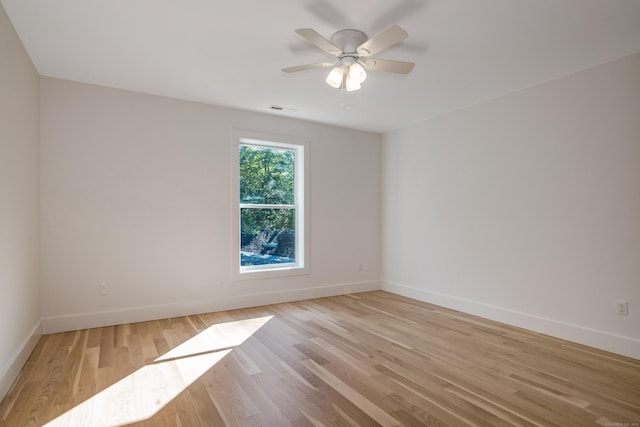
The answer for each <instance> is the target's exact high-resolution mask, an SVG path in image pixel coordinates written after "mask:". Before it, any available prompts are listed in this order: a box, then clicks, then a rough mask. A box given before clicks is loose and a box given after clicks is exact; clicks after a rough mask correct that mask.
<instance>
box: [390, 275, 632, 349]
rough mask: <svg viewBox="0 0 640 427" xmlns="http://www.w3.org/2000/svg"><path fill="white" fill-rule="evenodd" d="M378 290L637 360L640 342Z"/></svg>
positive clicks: (416, 292) (426, 294)
mask: <svg viewBox="0 0 640 427" xmlns="http://www.w3.org/2000/svg"><path fill="white" fill-rule="evenodd" d="M380 289H382V290H384V291H387V292H391V293H394V294H398V295H402V296H405V297H408V298H413V299H417V300H419V301H424V302H428V303H431V304H435V305H439V306H442V307H446V308H451V309H453V310H458V311H462V312H465V313H469V314H473V315H476V316H479V317H484V318H486V319H491V320H495V321H498V322H502V323H506V324H509V325H513V326H517V327H520V328H523V329H527V330H530V331H534V332H539V333H542V334H546V335H550V336H553V337H556V338H561V339H564V340H567V341H572V342H575V343H579V344H584V345H587V346H590V347H595V348H599V349H602V350H606V351H610V352H613V353H617V354H621V355H624V356H628V357H633V358H635V359H640V340H638V339H635V338H631V337H625V336H622V335H616V334H612V333H609V332H604V331H598V330H595V329H590V328H586V327H583V326H580V325H575V324H570V323H565V322H560V321H557V320H553V319H548V318H544V317H540V316H536V315H533V314H529V313H523V312H519V311H515V310H510V309H508V308H504V307H497V306H494V305H489V304H484V303H481V302H477V301H472V300H468V299H464V298H459V297H455V296H451V295H446V294H441V293H438V292H431V291H427V290H424V289H417V288H414V287H411V286H407V285H402V284H399V283H393V282H388V281H382V282H381V283H380Z"/></svg>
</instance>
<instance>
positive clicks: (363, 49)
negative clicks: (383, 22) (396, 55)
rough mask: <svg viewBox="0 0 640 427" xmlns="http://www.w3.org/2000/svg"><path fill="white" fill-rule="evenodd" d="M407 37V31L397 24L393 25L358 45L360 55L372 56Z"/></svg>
mask: <svg viewBox="0 0 640 427" xmlns="http://www.w3.org/2000/svg"><path fill="white" fill-rule="evenodd" d="M406 38H407V32H406V31H405V30H403V29H402V28H400V27H398V26H397V25H392V26H391V27H389V28H387V29H386V30H384V31H383V32H381V33H380V34H378V35H377V36H375V37H373V38H371V39H369V40H367V41H366V42H364V43H362V44H361V45H360V46H358V49H357V51H358V55H360V56H371V55H375V54H376V53H378V52H381V51H383V50H385V49H386V48H388V47H390V46H393V45H394V44H397V43H400V42H401V41H402V40H404V39H406Z"/></svg>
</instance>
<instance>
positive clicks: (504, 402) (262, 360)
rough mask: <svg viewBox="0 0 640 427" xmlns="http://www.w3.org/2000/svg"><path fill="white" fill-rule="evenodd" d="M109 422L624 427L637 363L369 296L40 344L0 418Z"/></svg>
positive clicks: (638, 383)
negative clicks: (622, 426) (165, 398)
mask: <svg viewBox="0 0 640 427" xmlns="http://www.w3.org/2000/svg"><path fill="white" fill-rule="evenodd" d="M149 373H151V375H152V376H151V377H149V376H148V375H147V374H149ZM114 393H116V394H114ZM118 393H119V394H118ZM105 396H106V397H109V396H111V397H109V398H108V399H107V398H105ZM153 396H156V398H160V397H162V396H165V397H167V399H168V400H166V401H153V400H152V401H149V398H152V399H155V398H154V397H153ZM163 398H164V397H163ZM141 411H142V412H141ZM114 414H115V415H117V416H115V417H114ZM58 417H60V418H58ZM109 419H112V420H115V419H118V420H121V421H118V424H117V425H123V423H124V424H127V425H131V426H136V427H146V426H153V427H163V426H166V427H182V426H184V427H187V426H188V427H192V426H195V427H197V426H224V425H228V426H278V427H279V426H285V425H291V426H300V427H311V426H363V427H368V426H373V425H393V426H395V425H405V426H452V427H458V426H523V427H530V426H538V427H554V426H558V427H560V426H562V427H565V426H589V425H593V426H613V425H627V426H632V425H634V424H637V425H640V361H639V360H636V359H631V358H628V357H624V356H619V355H615V354H612V353H608V352H605V351H601V350H597V349H593V348H589V347H586V346H582V345H579V344H575V343H570V342H567V341H563V340H560V339H557V338H553V337H549V336H545V335H542V334H537V333H533V332H529V331H525V330H522V329H519V328H516V327H513V326H510V325H505V324H501V323H498V322H494V321H490V320H486V319H481V318H478V317H475V316H472V315H469V314H466V313H461V312H457V311H453V310H448V309H445V308H442V307H438V306H434V305H431V304H427V303H423V302H420V301H416V300H411V299H409V298H404V297H401V296H398V295H393V294H389V293H386V292H383V291H375V292H365V293H361V294H354V295H345V296H338V297H331V298H321V299H315V300H308V301H299V302H292V303H285V304H274V305H266V306H263V307H255V308H246V309H242V310H231V311H224V312H218V313H204V314H199V315H192V316H186V317H177V318H172V319H162V320H156V321H148V322H140V323H132V324H126V325H118V326H113V327H104V328H95V329H90V330H82V331H74V332H67V333H61V334H52V335H45V336H43V337H41V339H40V341H39V342H38V344H37V345H36V347H35V349H34V351H33V353H32V354H31V356H30V358H29V360H28V361H27V363H26V364H25V366H24V368H23V369H22V371H21V372H20V374H19V376H18V378H17V380H16V382H15V383H14V385H13V386H12V388H11V389H10V390H9V392H8V394H7V395H6V397H5V398H4V400H3V401H2V402H0V426H1V427H5V426H6V427H14V426H19V427H23V426H44V425H46V424H47V423H49V422H53V423H52V424H51V427H54V426H57V425H61V424H60V423H61V422H62V421H56V420H75V421H72V422H71V425H72V426H76V425H77V426H81V427H90V426H101V425H113V424H109V422H107V421H105V420H109ZM64 425H69V424H68V423H67V424H64Z"/></svg>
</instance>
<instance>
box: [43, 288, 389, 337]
mask: <svg viewBox="0 0 640 427" xmlns="http://www.w3.org/2000/svg"><path fill="white" fill-rule="evenodd" d="M379 289H380V283H379V282H377V281H374V282H353V283H340V284H335V285H327V286H320V287H314V288H302V289H295V290H287V291H275V292H264V293H256V294H249V295H234V296H221V297H218V298H206V299H200V300H196V301H183V302H177V303H173V304H160V305H150V306H143V307H131V308H126V309H121V310H112V311H100V312H92V313H77V314H71V315H67V316H52V317H46V318H44V319H42V330H43V332H44V333H47V334H52V333H57V332H66V331H75V330H79V329H88V328H99V327H103V326H111V325H120V324H124V323H133V322H144V321H148V320H156V319H166V318H171V317H177V316H188V315H193V314H198V313H210V312H215V311H222V310H234V309H237V308H247V307H258V306H262V305H268V304H278V303H283V302H291V301H301V300H307V299H313V298H324V297H330V296H336V295H345V294H351V293H357V292H368V291H375V290H379Z"/></svg>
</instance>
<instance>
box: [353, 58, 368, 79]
mask: <svg viewBox="0 0 640 427" xmlns="http://www.w3.org/2000/svg"><path fill="white" fill-rule="evenodd" d="M366 78H367V73H366V72H365V71H364V67H363V66H362V65H360V64H359V63H358V62H355V63H353V64H352V65H350V66H349V80H355V81H357V82H358V83H362V82H363V81H365V80H366Z"/></svg>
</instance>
